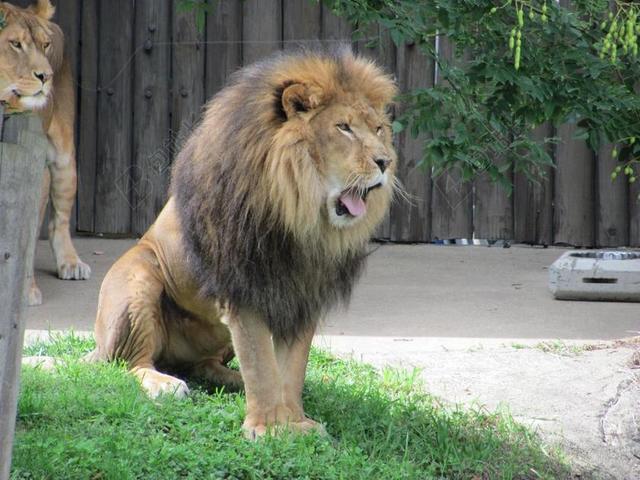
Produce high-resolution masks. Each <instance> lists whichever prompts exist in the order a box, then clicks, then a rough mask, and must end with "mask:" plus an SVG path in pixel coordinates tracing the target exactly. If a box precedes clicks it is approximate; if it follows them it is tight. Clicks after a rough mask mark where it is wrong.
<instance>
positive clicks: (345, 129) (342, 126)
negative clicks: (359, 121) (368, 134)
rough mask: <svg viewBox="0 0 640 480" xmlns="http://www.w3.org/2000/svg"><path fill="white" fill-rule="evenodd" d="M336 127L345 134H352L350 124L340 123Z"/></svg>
mask: <svg viewBox="0 0 640 480" xmlns="http://www.w3.org/2000/svg"><path fill="white" fill-rule="evenodd" d="M336 127H338V128H339V129H340V130H342V131H343V132H349V133H351V131H352V130H351V127H350V126H349V124H348V123H339V124H337V125H336Z"/></svg>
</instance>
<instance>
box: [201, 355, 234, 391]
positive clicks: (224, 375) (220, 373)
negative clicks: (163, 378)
mask: <svg viewBox="0 0 640 480" xmlns="http://www.w3.org/2000/svg"><path fill="white" fill-rule="evenodd" d="M191 375H193V377H195V378H198V379H202V380H204V381H205V382H206V383H208V384H212V385H215V386H219V387H225V388H226V389H227V390H230V391H232V392H237V391H240V390H242V389H243V388H244V383H243V381H242V375H241V374H240V372H238V371H237V370H233V369H231V368H229V367H227V365H226V362H225V361H224V360H223V359H221V358H208V359H206V360H203V361H202V362H199V363H198V364H196V365H195V366H194V368H193V370H192V371H191Z"/></svg>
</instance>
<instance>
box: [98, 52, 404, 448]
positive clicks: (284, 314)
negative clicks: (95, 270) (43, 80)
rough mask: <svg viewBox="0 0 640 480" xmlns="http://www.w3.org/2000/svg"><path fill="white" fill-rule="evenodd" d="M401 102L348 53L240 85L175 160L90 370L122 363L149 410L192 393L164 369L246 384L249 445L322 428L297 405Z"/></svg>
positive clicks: (271, 70)
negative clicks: (273, 435)
mask: <svg viewBox="0 0 640 480" xmlns="http://www.w3.org/2000/svg"><path fill="white" fill-rule="evenodd" d="M395 93H396V87H395V85H394V83H393V81H392V80H391V78H390V77H388V76H387V75H385V74H383V73H382V71H381V70H380V69H379V68H378V67H377V66H376V65H374V64H373V63H372V62H371V61H369V60H365V59H363V58H359V57H355V56H354V55H353V54H352V53H351V51H350V50H348V49H344V50H339V51H337V52H334V53H322V52H315V53H298V54H286V55H285V54H280V55H278V56H276V57H274V58H270V59H268V60H265V61H262V62H259V63H257V64H254V65H252V66H249V67H246V68H244V69H242V70H240V71H239V72H237V73H236V74H235V75H234V76H233V78H232V80H231V82H230V84H229V85H228V86H227V87H226V88H224V89H223V90H222V91H221V92H220V93H218V94H217V95H216V96H215V97H214V98H213V99H212V100H211V101H210V103H209V104H208V106H207V108H206V112H205V114H204V118H203V120H202V122H201V124H200V125H199V126H198V127H197V129H196V130H195V131H194V132H193V134H192V135H191V137H190V139H189V140H188V142H187V143H186V145H185V147H184V148H183V150H182V151H181V153H180V154H179V156H178V158H177V160H176V162H175V165H174V167H173V171H172V184H171V198H170V199H169V201H168V203H167V204H166V206H165V207H164V209H163V210H162V212H161V213H160V215H159V217H158V219H157V220H156V222H155V223H154V225H153V226H152V227H151V228H150V229H149V231H148V232H147V233H146V234H145V235H144V237H143V238H142V239H141V240H140V242H139V243H138V244H137V245H136V246H135V247H133V248H132V249H131V250H129V251H128V252H127V253H125V255H124V256H123V257H122V258H120V259H119V260H118V261H117V262H116V263H115V264H114V265H113V267H112V268H111V270H110V271H109V273H108V274H107V276H106V278H105V279H104V282H103V284H102V288H101V291H100V298H99V304H98V313H97V319H96V327H95V334H96V341H97V348H96V350H95V351H94V352H93V353H92V354H91V356H90V358H91V359H102V360H113V359H122V360H126V361H127V362H128V365H129V367H130V368H131V371H132V372H133V373H134V374H135V375H136V376H137V377H138V378H139V379H140V380H141V383H142V385H143V387H144V388H145V389H146V390H147V391H148V392H149V394H150V395H151V396H156V395H158V394H160V393H162V392H168V393H173V394H175V395H178V396H181V395H185V394H186V393H187V392H188V389H187V386H186V384H185V383H184V382H183V381H182V380H179V379H178V378H175V377H173V376H171V375H168V374H167V373H160V371H159V370H164V371H165V372H166V371H191V373H192V374H195V375H197V376H201V377H204V378H206V379H208V380H210V381H213V382H217V383H221V384H226V385H231V386H235V387H237V386H239V385H241V384H242V380H244V387H245V391H246V397H247V413H246V419H245V421H244V424H243V429H244V431H245V434H246V435H247V436H248V437H249V438H256V437H257V436H260V435H263V434H265V432H267V431H268V429H270V428H273V427H277V426H284V425H286V426H288V428H290V429H293V430H296V431H307V430H311V429H322V427H321V426H320V425H319V424H318V423H316V422H314V421H313V420H311V419H309V418H307V417H306V416H305V414H304V410H303V406H302V398H301V394H302V387H303V382H304V376H305V369H306V364H307V358H308V354H309V348H310V345H311V339H312V337H313V334H314V331H315V328H316V325H317V323H318V321H319V319H320V318H321V317H322V315H323V314H324V313H325V312H326V311H327V310H328V309H329V308H330V307H332V306H333V305H334V304H336V303H339V302H341V301H346V300H348V298H349V296H350V294H351V290H352V287H353V284H354V281H355V280H356V278H357V277H358V274H359V273H360V271H361V269H362V266H363V262H364V259H365V256H366V253H365V249H366V246H367V243H368V240H369V238H370V235H371V233H372V232H373V230H374V228H375V227H376V225H377V224H378V223H379V222H380V221H381V220H382V218H383V216H384V214H385V212H386V211H387V207H388V205H389V201H390V199H391V196H392V191H393V185H394V178H395V177H394V171H395V164H396V154H395V152H394V149H393V146H392V143H391V129H390V127H389V119H388V117H387V114H386V113H385V109H386V107H387V105H388V104H389V102H390V101H391V99H392V97H393V96H394V95H395ZM234 353H235V354H236V355H238V358H239V360H240V371H241V373H242V377H240V375H239V374H238V372H236V371H234V370H231V369H229V368H227V366H226V363H227V362H228V361H229V360H230V359H231V358H232V357H233V355H234Z"/></svg>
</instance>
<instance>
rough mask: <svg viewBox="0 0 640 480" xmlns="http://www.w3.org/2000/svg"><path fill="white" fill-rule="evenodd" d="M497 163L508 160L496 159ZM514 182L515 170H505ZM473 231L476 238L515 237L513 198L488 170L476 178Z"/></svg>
mask: <svg viewBox="0 0 640 480" xmlns="http://www.w3.org/2000/svg"><path fill="white" fill-rule="evenodd" d="M494 161H495V162H496V163H497V164H500V163H502V162H505V161H506V160H494ZM505 175H506V177H507V181H509V182H510V183H513V171H512V170H511V169H510V170H508V171H507V172H505ZM474 199H475V201H474V209H473V231H474V236H475V237H476V238H484V239H487V240H512V239H513V199H512V197H511V196H510V195H509V192H508V191H507V190H506V189H505V188H504V187H503V186H502V185H500V184H499V183H497V182H493V181H491V178H490V176H489V175H488V174H487V173H486V172H482V173H480V174H478V176H477V177H476V178H475V180H474Z"/></svg>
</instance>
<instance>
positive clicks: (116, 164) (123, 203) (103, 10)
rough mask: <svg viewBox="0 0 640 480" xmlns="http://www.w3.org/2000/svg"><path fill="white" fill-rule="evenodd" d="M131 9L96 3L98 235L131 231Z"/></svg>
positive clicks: (124, 1) (119, 1)
mask: <svg viewBox="0 0 640 480" xmlns="http://www.w3.org/2000/svg"><path fill="white" fill-rule="evenodd" d="M134 5H135V2H131V1H129V0H110V1H109V2H100V4H99V18H100V28H99V30H100V40H99V42H100V45H99V52H98V53H99V57H98V58H99V60H98V61H99V62H100V71H99V85H100V87H99V88H100V95H99V99H98V141H97V155H98V164H97V168H96V200H95V202H96V204H95V230H96V232H101V233H111V234H118V233H129V232H130V231H131V194H132V190H131V186H132V185H131V173H132V172H131V146H132V145H131V142H132V115H131V113H132V108H131V107H132V103H133V98H132V85H131V83H132V82H131V80H132V65H133V54H134V52H133V48H132V40H133V21H134V14H135V12H134ZM140 50H141V49H140ZM136 53H141V52H140V51H138V52H136Z"/></svg>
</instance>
